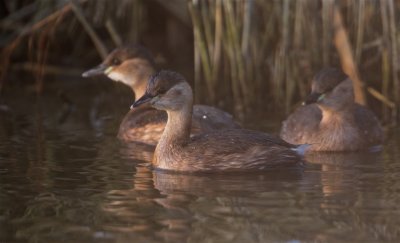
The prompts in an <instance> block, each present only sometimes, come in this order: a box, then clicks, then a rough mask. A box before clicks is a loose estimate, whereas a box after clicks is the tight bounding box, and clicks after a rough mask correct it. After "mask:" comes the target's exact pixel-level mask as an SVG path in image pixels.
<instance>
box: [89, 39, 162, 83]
mask: <svg viewBox="0 0 400 243" xmlns="http://www.w3.org/2000/svg"><path fill="white" fill-rule="evenodd" d="M154 71H155V63H154V60H153V57H152V55H151V54H150V52H149V51H148V50H147V49H146V48H144V47H142V46H140V45H136V44H129V45H125V46H121V47H118V48H117V49H115V50H114V51H112V52H111V53H110V54H109V55H108V56H107V57H106V59H105V60H104V61H103V62H102V63H101V64H100V65H98V66H97V67H94V68H92V69H90V70H88V71H86V72H84V73H83V74H82V76H83V77H85V78H86V77H93V76H97V75H106V76H107V77H109V78H110V79H112V80H114V81H118V82H122V83H125V84H126V85H129V86H131V87H134V86H136V85H138V82H141V81H142V80H144V81H146V80H147V78H148V76H149V75H151V74H152V73H154Z"/></svg>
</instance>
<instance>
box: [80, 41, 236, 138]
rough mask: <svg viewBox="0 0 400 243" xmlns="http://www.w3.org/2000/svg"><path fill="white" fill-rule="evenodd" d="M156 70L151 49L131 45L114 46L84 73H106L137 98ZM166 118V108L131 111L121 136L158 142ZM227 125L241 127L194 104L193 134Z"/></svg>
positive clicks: (214, 110)
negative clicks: (124, 85) (96, 64)
mask: <svg viewBox="0 0 400 243" xmlns="http://www.w3.org/2000/svg"><path fill="white" fill-rule="evenodd" d="M155 72H156V67H155V62H154V60H153V57H152V55H151V54H150V52H149V51H148V50H147V49H146V48H144V47H142V46H139V45H134V44H130V45H125V46H122V47H119V48H117V49H115V50H114V51H112V52H111V53H110V54H109V55H108V56H107V58H106V59H105V60H104V62H103V63H101V64H100V65H99V66H97V67H94V68H92V69H90V70H88V71H86V72H84V73H83V74H82V76H83V77H93V76H97V75H106V76H107V77H108V78H110V79H112V80H114V81H118V82H122V83H124V84H126V85H128V86H129V87H131V89H132V91H133V92H134V94H135V99H137V98H138V97H141V96H142V95H143V94H144V92H145V90H146V86H147V80H148V79H149V77H150V76H151V75H152V74H154V73H155ZM166 121H167V115H166V113H165V112H164V111H159V110H156V109H153V108H151V107H142V108H140V109H135V110H131V111H130V112H128V114H127V115H126V116H125V117H124V119H123V120H122V122H121V125H120V128H119V131H118V137H119V138H120V139H122V140H124V141H128V142H129V141H135V142H142V143H146V144H152V145H156V144H157V142H158V140H159V139H160V137H161V134H162V132H163V130H164V127H165V124H166ZM227 128H240V126H239V125H238V123H236V122H235V121H234V119H233V118H232V116H231V115H230V114H229V113H227V112H224V111H222V110H220V109H217V108H214V107H211V106H205V105H195V106H194V110H193V125H192V134H198V133H201V132H205V131H211V130H215V129H227Z"/></svg>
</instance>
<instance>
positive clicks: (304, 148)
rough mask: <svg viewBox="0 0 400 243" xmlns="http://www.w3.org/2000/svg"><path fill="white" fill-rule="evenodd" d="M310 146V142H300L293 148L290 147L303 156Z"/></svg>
mask: <svg viewBox="0 0 400 243" xmlns="http://www.w3.org/2000/svg"><path fill="white" fill-rule="evenodd" d="M310 146H311V144H301V145H298V146H297V147H295V148H292V150H293V151H296V153H298V154H299V155H301V156H303V155H304V154H305V153H306V151H307V149H308V148H309V147H310Z"/></svg>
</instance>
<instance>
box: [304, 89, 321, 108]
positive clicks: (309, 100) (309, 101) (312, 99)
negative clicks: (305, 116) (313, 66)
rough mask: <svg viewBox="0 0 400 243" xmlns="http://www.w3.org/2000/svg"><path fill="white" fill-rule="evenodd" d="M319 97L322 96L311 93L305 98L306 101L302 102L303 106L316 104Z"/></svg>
mask: <svg viewBox="0 0 400 243" xmlns="http://www.w3.org/2000/svg"><path fill="white" fill-rule="evenodd" d="M321 95H322V94H320V93H314V92H312V93H311V94H310V95H309V96H308V97H307V99H306V100H305V101H304V102H303V105H309V104H312V103H315V102H317V101H318V99H319V97H320V96H321Z"/></svg>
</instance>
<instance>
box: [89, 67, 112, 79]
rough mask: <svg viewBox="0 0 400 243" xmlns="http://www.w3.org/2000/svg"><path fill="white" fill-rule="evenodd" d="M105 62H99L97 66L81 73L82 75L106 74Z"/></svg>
mask: <svg viewBox="0 0 400 243" xmlns="http://www.w3.org/2000/svg"><path fill="white" fill-rule="evenodd" d="M109 68H110V67H108V66H107V65H105V64H100V65H99V66H97V67H94V68H92V69H89V70H87V71H86V72H84V73H82V77H84V78H88V77H94V76H98V75H103V74H106V71H107V70H108V69H109Z"/></svg>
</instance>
